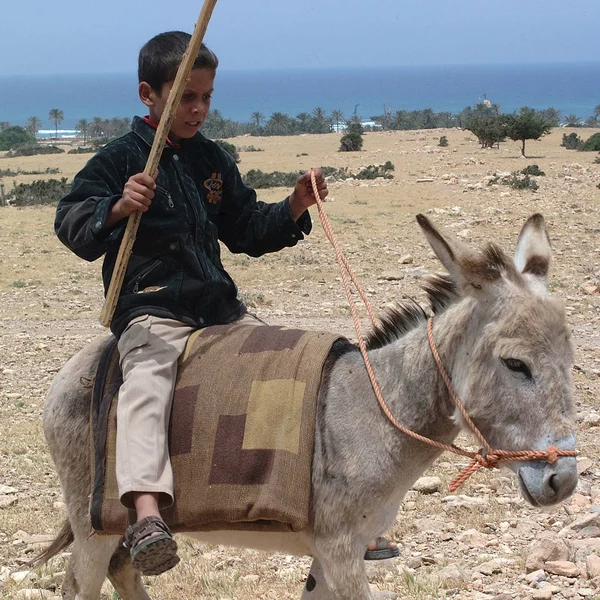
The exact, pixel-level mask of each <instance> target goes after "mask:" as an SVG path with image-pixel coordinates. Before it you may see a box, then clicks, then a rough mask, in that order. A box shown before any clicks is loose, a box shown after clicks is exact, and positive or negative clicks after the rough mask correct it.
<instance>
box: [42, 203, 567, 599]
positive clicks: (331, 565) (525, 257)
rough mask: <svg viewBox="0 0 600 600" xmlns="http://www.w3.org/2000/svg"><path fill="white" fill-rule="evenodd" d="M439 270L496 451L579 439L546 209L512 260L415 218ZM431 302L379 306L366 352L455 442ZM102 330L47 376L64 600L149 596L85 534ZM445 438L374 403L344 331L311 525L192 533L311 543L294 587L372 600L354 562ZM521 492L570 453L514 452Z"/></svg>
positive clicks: (325, 404)
mask: <svg viewBox="0 0 600 600" xmlns="http://www.w3.org/2000/svg"><path fill="white" fill-rule="evenodd" d="M417 220H418V222H419V225H420V226H421V228H422V230H423V232H424V234H425V236H426V238H427V240H428V241H429V243H430V245H431V247H432V248H433V250H434V252H435V254H436V255H437V257H438V258H439V260H440V261H441V262H442V264H443V265H444V267H445V268H446V269H447V271H448V274H447V275H443V276H432V277H430V278H429V279H428V280H427V282H426V283H425V285H424V289H425V291H426V293H427V294H428V296H429V300H430V303H431V308H432V311H433V313H434V315H435V322H434V329H433V333H434V337H435V341H436V344H437V348H438V351H439V354H440V355H441V356H442V357H443V360H444V363H445V367H446V370H447V372H448V373H449V375H450V377H451V378H452V381H453V384H454V387H455V389H456V391H457V392H458V394H459V396H460V397H461V398H462V400H463V403H464V406H465V408H466V411H467V414H468V415H469V416H470V417H471V419H472V420H473V422H474V423H475V425H476V426H477V428H478V429H479V430H480V431H481V433H482V434H483V436H484V437H485V439H486V440H487V441H488V442H489V444H490V445H491V446H492V448H494V449H502V450H546V449H548V448H549V447H550V446H551V445H553V446H556V447H557V448H559V449H563V450H573V449H574V445H575V434H574V403H573V392H572V381H571V366H572V360H573V352H572V347H571V340H570V333H569V329H568V327H567V323H566V318H565V311H564V307H563V304H562V303H561V302H560V301H559V300H557V299H553V298H551V297H550V296H549V295H548V293H547V279H548V270H549V266H550V258H551V251H550V243H549V240H548V236H547V233H546V228H545V224H544V219H543V217H542V216H541V215H539V214H538V215H533V216H532V217H530V218H529V219H528V220H527V222H526V223H525V225H524V227H523V229H522V231H521V233H520V235H519V238H518V241H517V246H516V254H515V257H514V260H512V259H509V258H508V256H507V255H506V254H505V253H504V252H503V251H502V250H501V249H500V248H499V247H498V246H496V245H494V244H489V245H488V246H487V247H486V248H485V249H482V250H473V249H471V248H470V247H468V246H467V245H465V244H464V243H462V242H458V241H456V240H452V239H451V238H450V237H448V236H447V235H445V234H443V233H442V232H440V231H439V230H438V229H437V228H436V227H435V226H434V225H433V224H432V223H431V222H430V221H429V220H428V219H427V218H426V217H424V216H422V215H419V216H418V217H417ZM426 321H427V314H426V313H425V311H424V310H423V309H422V308H421V306H420V305H418V304H417V303H415V302H412V303H404V304H403V305H401V306H398V307H397V308H395V309H392V310H391V311H390V312H388V313H387V314H386V315H385V316H384V317H383V319H382V321H381V322H380V324H379V325H378V326H376V327H375V328H374V329H373V330H372V331H371V332H370V334H369V336H368V338H367V348H368V356H369V358H370V362H371V364H372V366H373V369H374V371H375V373H376V377H377V379H378V381H379V385H380V387H381V389H382V391H383V395H384V398H385V400H386V403H387V405H388V406H389V408H390V410H391V412H392V414H393V415H394V416H395V417H396V418H397V419H398V420H399V421H401V422H402V424H403V425H404V426H405V427H408V428H409V429H411V430H413V431H415V432H418V433H420V434H422V435H425V436H428V437H430V438H433V439H435V440H438V441H441V442H444V443H451V441H452V440H453V439H454V438H455V437H456V435H457V434H458V432H459V431H460V429H461V427H465V420H464V418H463V417H462V415H460V414H459V413H458V412H457V411H456V408H455V406H454V404H453V402H452V401H451V400H450V396H449V393H448V390H447V389H446V386H445V384H444V383H443V382H442V378H441V376H440V374H439V372H438V369H437V367H436V365H435V363H434V359H433V357H432V354H431V352H430V348H429V345H428V339H427V333H426ZM106 343H107V340H106V338H103V339H100V340H97V341H95V342H92V343H90V344H89V345H88V346H86V347H85V348H83V349H82V350H81V351H80V352H79V353H78V354H76V355H75V356H74V357H72V358H71V359H70V360H69V361H68V362H67V364H66V365H65V366H64V367H63V369H62V370H61V371H60V373H59V374H58V375H57V377H56V379H55V381H54V382H53V384H52V387H51V389H50V392H49V395H48V398H47V400H46V405H45V410H44V417H43V425H44V433H45V436H46V439H47V441H48V445H49V448H50V453H51V455H52V458H53V460H54V462H55V465H56V469H57V471H58V474H59V477H60V482H61V486H62V490H63V494H64V499H65V502H66V505H67V513H68V521H67V522H66V523H65V524H64V526H63V528H62V531H61V532H60V533H59V535H58V537H57V539H56V540H55V541H54V542H53V544H52V545H51V546H50V547H49V548H48V549H47V550H46V551H45V552H44V553H43V554H42V555H41V556H40V557H39V560H38V561H37V562H38V564H39V563H41V562H45V561H47V560H48V559H49V558H51V557H52V556H54V555H56V554H57V553H58V552H60V551H61V550H63V549H64V548H66V547H67V546H68V545H69V544H70V543H71V542H73V550H72V555H71V559H70V562H69V567H68V571H67V574H66V580H65V582H64V585H63V590H62V594H63V598H65V600H97V599H98V598H99V594H100V588H101V586H102V583H103V582H104V580H105V577H106V576H108V577H109V579H110V581H111V582H112V584H113V585H114V587H115V588H116V590H117V591H118V593H119V594H120V596H121V597H122V598H123V600H149V596H148V595H147V593H146V592H145V590H144V587H143V585H142V582H141V577H140V575H139V573H138V572H137V571H135V570H134V568H133V567H132V565H131V561H130V560H129V555H128V553H127V550H126V549H124V548H123V545H122V543H121V540H120V538H119V537H118V536H101V535H90V531H91V523H90V516H89V495H90V490H91V474H90V457H89V448H90V440H89V435H90V424H89V418H90V396H91V392H90V389H89V386H88V387H86V386H85V385H84V382H85V381H86V379H87V378H91V377H93V376H94V373H95V369H96V365H97V363H98V359H99V357H100V354H101V352H102V349H103V348H104V346H105V344H106ZM439 454H440V450H438V449H437V448H434V447H432V446H429V445H425V444H424V443H422V442H420V441H417V440H415V439H413V438H411V437H408V436H407V435H406V434H404V433H401V432H400V431H398V429H396V428H395V427H394V426H393V425H392V424H391V423H390V421H389V420H388V418H387V417H386V416H385V415H384V412H383V411H382V410H381V408H380V406H379V405H378V403H377V401H376V399H375V395H374V392H373V389H372V386H371V383H370V382H369V379H368V377H367V373H366V370H365V366H364V363H363V359H362V357H361V354H360V352H359V351H358V350H357V348H356V346H354V345H352V344H350V343H349V342H338V343H337V345H335V346H334V347H333V349H332V351H331V353H330V356H329V357H328V359H327V363H326V365H325V368H324V373H323V377H322V384H321V387H320V392H319V398H318V405H317V418H316V433H315V446H314V455H313V466H312V505H311V522H310V525H309V527H308V528H307V529H306V530H303V531H300V532H289V533H288V532H285V533H273V532H271V533H266V532H252V531H243V532H239V531H211V532H201V533H200V532H196V533H194V532H190V535H193V536H194V537H198V538H199V539H202V540H204V541H206V542H209V543H218V544H226V545H232V546H242V547H251V548H257V549H261V550H267V551H281V552H285V553H288V554H296V555H310V556H312V557H313V565H312V567H311V571H310V574H309V576H308V579H307V582H306V586H305V588H304V592H303V596H302V598H303V599H304V600H326V599H330V600H331V599H334V600H371V599H373V598H377V593H376V594H375V595H374V594H373V592H372V591H371V589H370V587H369V584H368V580H367V576H366V572H365V566H364V562H363V555H364V549H365V547H366V545H367V543H368V542H369V540H371V539H372V538H374V537H376V536H379V535H381V534H383V533H384V532H385V531H386V530H388V529H389V527H390V526H391V525H392V524H393V522H394V520H395V518H396V515H397V511H398V507H399V504H400V502H401V500H402V498H403V497H404V495H405V493H406V491H407V490H408V489H409V488H410V486H411V485H412V484H413V483H414V481H415V480H416V479H417V478H418V477H419V476H420V475H421V474H422V473H423V472H424V471H425V470H426V469H427V468H428V467H429V466H430V465H431V464H432V463H433V461H434V460H435V458H436V457H437V456H438V455H439ZM508 464H509V466H510V468H511V469H512V470H513V471H514V472H515V473H516V474H517V476H518V482H519V486H520V490H521V493H522V495H523V496H524V498H525V499H526V500H527V501H528V502H530V503H531V504H532V505H534V506H547V505H551V504H554V503H557V502H560V501H561V500H563V499H564V498H566V497H568V496H569V495H570V494H571V493H572V492H573V490H574V489H575V486H576V484H577V468H576V460H575V458H574V457H572V456H561V457H560V458H558V460H556V461H555V462H553V463H552V464H550V462H547V461H541V460H537V461H521V462H511V463H508Z"/></svg>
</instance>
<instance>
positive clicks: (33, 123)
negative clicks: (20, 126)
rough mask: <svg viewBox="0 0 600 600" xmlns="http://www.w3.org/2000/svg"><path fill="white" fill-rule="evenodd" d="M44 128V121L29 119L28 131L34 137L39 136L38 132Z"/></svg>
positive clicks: (34, 118) (35, 118)
mask: <svg viewBox="0 0 600 600" xmlns="http://www.w3.org/2000/svg"><path fill="white" fill-rule="evenodd" d="M41 126H42V121H41V120H40V119H38V118H37V117H29V118H28V119H27V127H26V128H25V129H27V131H29V132H30V133H31V134H32V135H33V136H36V135H37V132H38V131H39V130H40V128H41Z"/></svg>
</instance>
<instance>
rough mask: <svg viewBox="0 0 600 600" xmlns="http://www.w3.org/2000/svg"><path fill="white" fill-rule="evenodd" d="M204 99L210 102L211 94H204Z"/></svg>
mask: <svg viewBox="0 0 600 600" xmlns="http://www.w3.org/2000/svg"><path fill="white" fill-rule="evenodd" d="M202 97H203V98H204V100H210V99H211V98H212V95H211V94H204V96H202Z"/></svg>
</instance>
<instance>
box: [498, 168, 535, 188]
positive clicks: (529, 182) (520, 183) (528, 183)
mask: <svg viewBox="0 0 600 600" xmlns="http://www.w3.org/2000/svg"><path fill="white" fill-rule="evenodd" d="M502 183H503V184H504V185H508V186H510V187H511V188H513V189H515V190H531V191H532V192H535V191H536V190H537V189H538V188H539V185H538V184H537V183H536V181H535V179H531V177H530V176H529V175H524V176H523V177H521V173H519V172H518V171H514V172H513V173H512V174H511V176H510V177H509V178H508V179H506V180H504V181H503V182H502Z"/></svg>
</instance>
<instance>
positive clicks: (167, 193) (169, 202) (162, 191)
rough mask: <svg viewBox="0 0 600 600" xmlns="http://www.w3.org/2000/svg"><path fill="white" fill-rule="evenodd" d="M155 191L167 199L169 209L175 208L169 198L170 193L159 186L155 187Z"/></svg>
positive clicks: (171, 199)
mask: <svg viewBox="0 0 600 600" xmlns="http://www.w3.org/2000/svg"><path fill="white" fill-rule="evenodd" d="M156 189H157V190H158V191H159V192H161V193H163V194H164V195H165V196H166V197H167V204H168V205H169V208H175V203H174V202H173V198H171V192H169V190H166V189H165V188H164V187H161V186H160V185H157V186H156Z"/></svg>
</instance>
